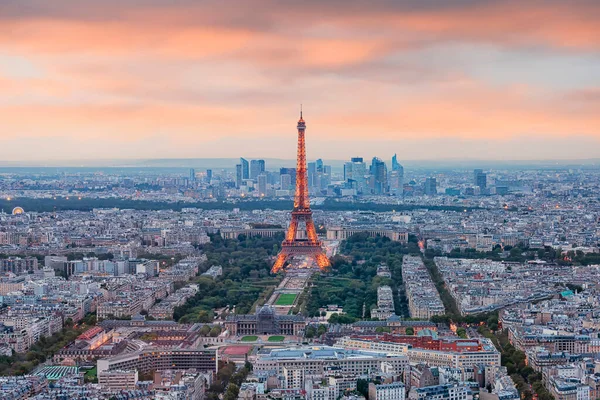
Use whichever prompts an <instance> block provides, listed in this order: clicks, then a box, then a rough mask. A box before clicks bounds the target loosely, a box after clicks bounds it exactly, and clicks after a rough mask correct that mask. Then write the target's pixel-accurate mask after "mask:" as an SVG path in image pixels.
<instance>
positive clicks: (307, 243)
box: [271, 107, 330, 273]
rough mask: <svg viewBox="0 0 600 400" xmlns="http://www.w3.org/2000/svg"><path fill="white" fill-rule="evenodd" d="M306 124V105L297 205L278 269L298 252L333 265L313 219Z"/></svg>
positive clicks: (300, 141) (275, 269)
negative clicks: (303, 235)
mask: <svg viewBox="0 0 600 400" xmlns="http://www.w3.org/2000/svg"><path fill="white" fill-rule="evenodd" d="M305 130H306V124H305V123H304V119H303V118H302V107H301V108H300V120H299V121H298V158H297V160H296V196H295V197H294V209H293V210H292V220H291V222H290V226H289V228H288V231H287V233H286V235H285V239H284V241H283V242H282V243H281V251H280V252H279V254H278V255H277V260H276V261H275V264H274V265H273V268H272V269H271V271H272V272H273V273H277V272H278V271H279V270H281V269H282V268H283V265H284V264H285V261H286V260H287V259H288V258H290V257H294V256H297V255H301V256H308V257H312V258H313V259H314V260H315V262H316V263H317V265H318V266H319V268H321V269H326V268H327V267H329V265H330V263H329V259H328V258H327V256H326V255H325V252H324V251H323V248H322V247H321V241H320V240H319V238H318V237H317V231H316V229H315V223H314V222H313V219H312V210H311V209H310V201H309V199H308V179H307V175H306V146H305V137H304V131H305ZM300 222H302V223H304V225H305V226H306V239H298V237H297V233H298V225H299V224H300Z"/></svg>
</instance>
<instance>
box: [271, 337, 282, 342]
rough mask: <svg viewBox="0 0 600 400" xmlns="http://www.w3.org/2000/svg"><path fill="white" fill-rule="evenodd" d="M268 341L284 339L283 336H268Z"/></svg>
mask: <svg viewBox="0 0 600 400" xmlns="http://www.w3.org/2000/svg"><path fill="white" fill-rule="evenodd" d="M267 340H268V341H269V342H283V341H284V340H285V336H269V339H267Z"/></svg>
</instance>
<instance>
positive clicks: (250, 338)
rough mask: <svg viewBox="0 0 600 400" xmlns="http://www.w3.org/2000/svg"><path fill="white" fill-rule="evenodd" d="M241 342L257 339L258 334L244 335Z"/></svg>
mask: <svg viewBox="0 0 600 400" xmlns="http://www.w3.org/2000/svg"><path fill="white" fill-rule="evenodd" d="M241 340H242V342H256V341H257V340H258V336H244V337H243V338H242V339H241Z"/></svg>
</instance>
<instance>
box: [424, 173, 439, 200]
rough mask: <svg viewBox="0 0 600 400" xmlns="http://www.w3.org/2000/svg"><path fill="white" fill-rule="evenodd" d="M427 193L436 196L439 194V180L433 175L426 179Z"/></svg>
mask: <svg viewBox="0 0 600 400" xmlns="http://www.w3.org/2000/svg"><path fill="white" fill-rule="evenodd" d="M424 192H425V195H427V196H435V195H436V194H437V180H436V179H435V178H433V177H429V178H427V179H425V187H424Z"/></svg>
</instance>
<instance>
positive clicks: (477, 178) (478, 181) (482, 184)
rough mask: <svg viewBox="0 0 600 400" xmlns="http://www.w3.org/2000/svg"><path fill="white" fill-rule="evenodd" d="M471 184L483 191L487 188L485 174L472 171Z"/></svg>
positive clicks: (479, 170) (481, 171)
mask: <svg viewBox="0 0 600 400" xmlns="http://www.w3.org/2000/svg"><path fill="white" fill-rule="evenodd" d="M473 183H474V184H475V186H479V188H480V189H481V190H482V191H483V190H485V188H487V174H486V173H485V172H483V170H482V169H476V170H474V171H473Z"/></svg>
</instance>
